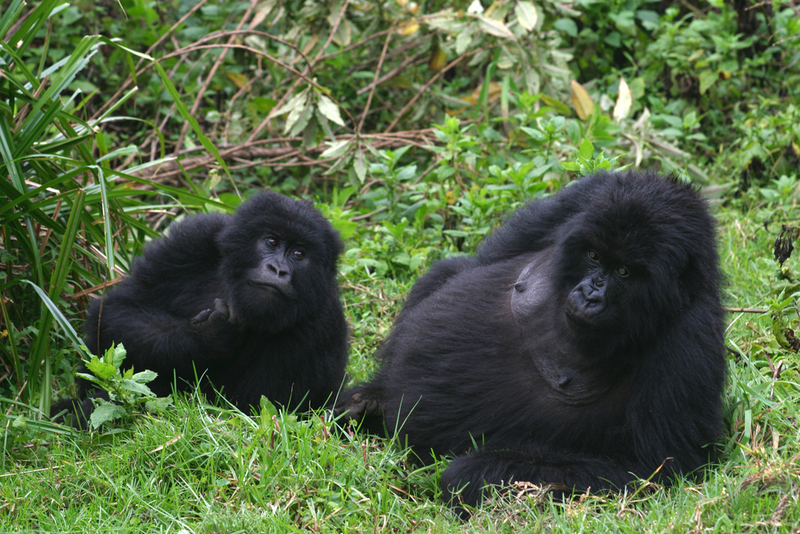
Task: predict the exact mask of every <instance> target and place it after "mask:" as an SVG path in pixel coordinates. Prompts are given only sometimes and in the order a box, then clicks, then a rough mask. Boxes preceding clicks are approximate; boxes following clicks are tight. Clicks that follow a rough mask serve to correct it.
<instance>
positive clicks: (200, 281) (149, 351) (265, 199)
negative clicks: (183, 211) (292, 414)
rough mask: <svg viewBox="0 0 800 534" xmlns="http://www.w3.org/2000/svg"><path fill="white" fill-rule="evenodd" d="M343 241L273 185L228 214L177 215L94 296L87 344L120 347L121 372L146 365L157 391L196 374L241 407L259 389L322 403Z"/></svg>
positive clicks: (334, 357) (187, 383)
mask: <svg viewBox="0 0 800 534" xmlns="http://www.w3.org/2000/svg"><path fill="white" fill-rule="evenodd" d="M342 248H343V246H342V243H341V241H340V239H339V235H338V233H337V232H336V231H335V230H334V229H333V228H332V227H331V225H330V223H329V222H328V221H327V220H326V219H325V218H324V217H323V216H322V215H321V214H320V213H319V212H318V211H317V210H316V209H314V207H313V206H312V205H311V204H310V203H308V202H304V201H297V200H292V199H289V198H287V197H284V196H282V195H279V194H276V193H270V192H267V193H261V194H259V195H257V196H255V197H254V198H252V199H251V200H249V201H248V202H246V203H244V204H242V205H241V206H240V207H239V209H238V210H237V212H236V214H235V215H232V216H231V215H223V214H210V215H194V216H191V217H188V218H187V219H186V220H185V221H182V222H180V223H177V224H175V225H173V226H171V227H170V229H169V233H168V236H167V237H164V238H162V239H159V240H156V241H153V242H152V243H150V244H148V245H147V246H146V247H145V250H144V255H143V256H142V257H140V258H136V259H135V260H134V262H133V266H132V268H131V273H130V275H129V276H128V277H127V278H126V279H125V280H124V281H123V282H121V283H120V284H119V285H118V286H117V287H114V288H112V289H110V290H109V291H108V292H107V294H106V295H105V297H104V298H103V299H98V300H96V301H95V302H94V303H93V305H92V307H91V309H90V311H89V314H88V318H87V320H86V327H85V331H86V336H85V340H86V345H87V347H88V348H89V350H91V351H92V352H94V353H97V354H102V353H103V352H104V351H105V350H106V349H107V348H109V347H110V346H111V344H112V342H113V343H116V344H120V343H122V344H123V345H124V346H125V349H126V350H127V358H126V360H125V362H124V364H123V366H124V368H128V367H130V366H133V368H134V369H135V370H136V371H142V370H144V369H150V370H152V371H155V372H157V373H158V378H156V379H155V381H153V382H151V383H150V384H149V386H150V388H151V389H152V390H153V391H154V392H155V393H156V394H158V395H160V396H163V395H167V394H169V393H170V392H171V391H172V386H173V383H175V384H176V385H177V388H178V389H187V388H189V387H193V385H194V384H195V383H196V380H195V377H199V376H202V375H204V376H205V380H204V381H203V382H202V384H203V385H204V390H205V392H206V393H207V394H211V393H212V392H213V389H212V386H213V387H214V388H217V389H218V390H222V393H223V395H224V396H225V397H226V398H227V399H228V400H230V401H231V402H233V403H234V404H236V405H237V406H239V407H240V408H242V409H244V410H247V409H249V408H250V407H256V408H257V407H258V406H259V400H260V398H261V396H262V395H264V396H266V397H267V398H269V399H270V400H272V401H273V402H276V403H278V404H280V405H283V406H285V407H288V408H292V409H295V408H298V409H301V410H305V409H308V408H309V407H321V406H325V405H326V403H328V402H329V401H331V400H332V398H333V396H334V395H335V393H336V392H337V391H338V389H339V387H340V386H341V383H342V379H343V377H344V368H345V365H346V360H347V324H346V321H345V318H344V314H343V312H342V306H341V302H340V300H339V293H338V284H337V280H336V278H337V259H338V256H339V254H340V253H341V252H342ZM81 385H82V388H83V389H85V388H86V383H83V382H81ZM89 406H90V405H87V404H86V403H84V409H86V408H88V407H89ZM89 409H90V408H89ZM79 415H80V416H81V417H79V419H83V421H82V423H84V424H85V418H83V417H82V414H79Z"/></svg>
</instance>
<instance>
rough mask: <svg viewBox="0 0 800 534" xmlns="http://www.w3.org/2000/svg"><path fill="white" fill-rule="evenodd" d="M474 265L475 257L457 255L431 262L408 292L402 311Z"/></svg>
mask: <svg viewBox="0 0 800 534" xmlns="http://www.w3.org/2000/svg"><path fill="white" fill-rule="evenodd" d="M474 265H476V261H475V258H472V257H466V256H459V257H455V258H447V259H444V260H440V261H438V262H436V263H434V264H433V267H431V268H430V270H429V271H428V272H427V273H425V275H424V276H423V277H422V278H420V279H419V280H417V281H416V283H415V284H414V287H413V288H411V293H409V294H408V298H407V299H406V302H405V304H403V311H405V310H408V309H410V308H412V307H414V306H416V305H417V304H419V303H420V302H422V301H423V300H425V299H426V298H428V297H429V296H430V295H432V294H433V293H435V292H436V291H438V290H439V289H440V288H441V287H442V286H443V285H445V284H446V283H447V281H448V280H450V279H451V278H452V277H454V276H456V275H457V274H459V273H461V272H463V271H465V270H466V269H469V268H470V267H471V266H474Z"/></svg>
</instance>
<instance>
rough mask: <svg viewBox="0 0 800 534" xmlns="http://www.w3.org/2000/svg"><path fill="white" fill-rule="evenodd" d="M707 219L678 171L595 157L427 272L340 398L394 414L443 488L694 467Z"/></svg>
mask: <svg viewBox="0 0 800 534" xmlns="http://www.w3.org/2000/svg"><path fill="white" fill-rule="evenodd" d="M719 284H720V272H719V268H718V257H717V252H716V243H715V228H714V221H713V219H712V217H711V216H710V215H709V213H708V210H707V208H706V205H705V203H704V202H703V200H701V199H700V198H699V196H698V195H697V193H696V192H695V190H694V189H692V187H691V186H689V185H683V184H680V183H678V182H677V181H676V180H674V179H662V178H661V177H659V176H658V175H656V174H655V173H651V172H640V171H631V172H625V173H616V174H609V173H597V174H595V175H593V176H589V177H586V178H583V179H582V180H580V181H579V182H577V183H574V184H573V185H571V186H570V187H567V188H565V189H563V190H562V191H560V192H559V193H557V194H556V195H553V196H552V197H550V198H548V199H546V200H538V201H534V202H531V203H529V204H528V205H527V206H525V207H524V208H522V209H520V210H519V211H518V212H517V213H516V214H515V215H514V216H513V217H511V218H510V219H509V220H508V221H507V222H506V223H505V224H504V225H503V226H502V227H501V228H500V229H499V230H498V231H496V232H495V233H494V234H493V235H492V236H490V237H489V238H488V239H487V240H486V241H485V243H484V244H483V245H482V246H481V247H480V249H479V251H478V254H477V256H475V257H470V258H455V259H448V260H444V261H441V262H439V263H437V264H436V265H434V266H433V268H432V269H431V270H430V272H429V273H428V274H426V275H425V276H424V277H423V278H421V279H420V280H419V281H418V282H417V284H416V285H415V287H414V289H413V290H412V291H411V294H410V296H409V298H408V302H407V303H406V305H405V306H404V308H403V310H402V311H401V313H400V315H399V317H398V319H397V321H396V324H395V328H394V330H393V332H392V333H391V335H390V336H389V338H388V339H387V341H386V343H385V344H384V346H383V348H382V349H381V351H380V356H381V357H382V366H381V369H380V370H379V372H378V373H377V376H375V377H374V378H373V379H372V380H371V381H370V382H368V383H366V384H363V385H360V386H357V387H355V388H354V389H353V390H351V391H350V392H348V394H347V395H345V397H344V399H343V401H342V403H341V404H340V405H339V406H338V409H337V412H338V413H343V412H349V414H348V416H349V417H351V418H355V419H361V420H363V422H364V424H365V425H366V426H367V427H368V428H372V429H373V430H376V429H379V428H384V427H385V428H388V429H389V431H390V432H391V431H394V430H395V429H397V432H398V433H399V434H400V437H401V442H402V441H403V440H407V442H408V443H409V444H410V445H412V446H413V448H414V450H415V451H416V453H417V454H418V455H419V456H420V457H421V458H422V459H423V460H427V461H429V460H430V459H431V458H432V456H433V455H435V456H439V455H448V454H452V455H455V459H454V460H453V462H452V463H451V464H450V466H449V467H448V468H447V469H446V470H445V471H444V473H443V474H442V477H441V484H442V488H443V490H444V492H445V496H446V497H447V498H448V499H449V500H450V502H451V503H453V504H459V503H463V504H467V505H476V504H477V503H479V502H480V501H481V500H482V498H483V496H484V493H483V492H484V487H485V486H487V485H509V484H512V483H514V482H515V481H529V482H533V483H535V484H541V483H552V484H555V485H556V487H558V488H560V489H557V490H555V491H556V493H557V497H564V496H565V495H570V494H571V493H572V492H574V491H575V492H584V491H586V490H588V489H591V490H592V491H598V490H600V491H602V490H606V489H621V488H623V487H624V486H625V485H626V484H628V483H629V482H631V481H632V480H634V479H635V478H637V477H640V478H648V477H650V476H653V475H654V479H656V480H659V481H662V482H669V480H670V479H671V478H673V476H674V475H676V474H679V473H689V472H696V471H697V470H698V469H699V468H701V467H702V466H703V465H704V464H706V463H707V461H708V459H709V452H710V451H709V449H707V448H706V446H707V445H708V444H709V443H712V442H714V441H715V440H716V439H717V438H718V437H719V435H720V431H721V421H722V413H721V398H722V390H723V386H724V380H725V360H724V347H723V326H724V325H723V308H722V306H721V304H720V289H719Z"/></svg>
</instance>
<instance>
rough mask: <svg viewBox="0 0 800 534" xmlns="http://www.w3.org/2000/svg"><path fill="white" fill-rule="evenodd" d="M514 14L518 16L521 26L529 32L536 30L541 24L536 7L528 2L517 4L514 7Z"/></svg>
mask: <svg viewBox="0 0 800 534" xmlns="http://www.w3.org/2000/svg"><path fill="white" fill-rule="evenodd" d="M514 14H516V15H517V20H518V21H519V23H520V26H522V27H523V28H525V29H526V30H528V31H532V30H533V29H534V28H536V24H537V23H538V22H539V14H538V13H537V11H536V7H535V6H534V5H533V4H532V3H530V2H527V1H525V2H517V4H516V5H515V6H514Z"/></svg>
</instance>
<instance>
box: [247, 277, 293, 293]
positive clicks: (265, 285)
mask: <svg viewBox="0 0 800 534" xmlns="http://www.w3.org/2000/svg"><path fill="white" fill-rule="evenodd" d="M247 283H248V284H250V285H251V286H254V287H257V288H258V289H262V290H271V291H274V292H276V293H279V294H281V295H284V296H285V295H286V288H285V287H281V286H279V285H277V284H271V283H269V282H259V281H257V280H248V281H247Z"/></svg>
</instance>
